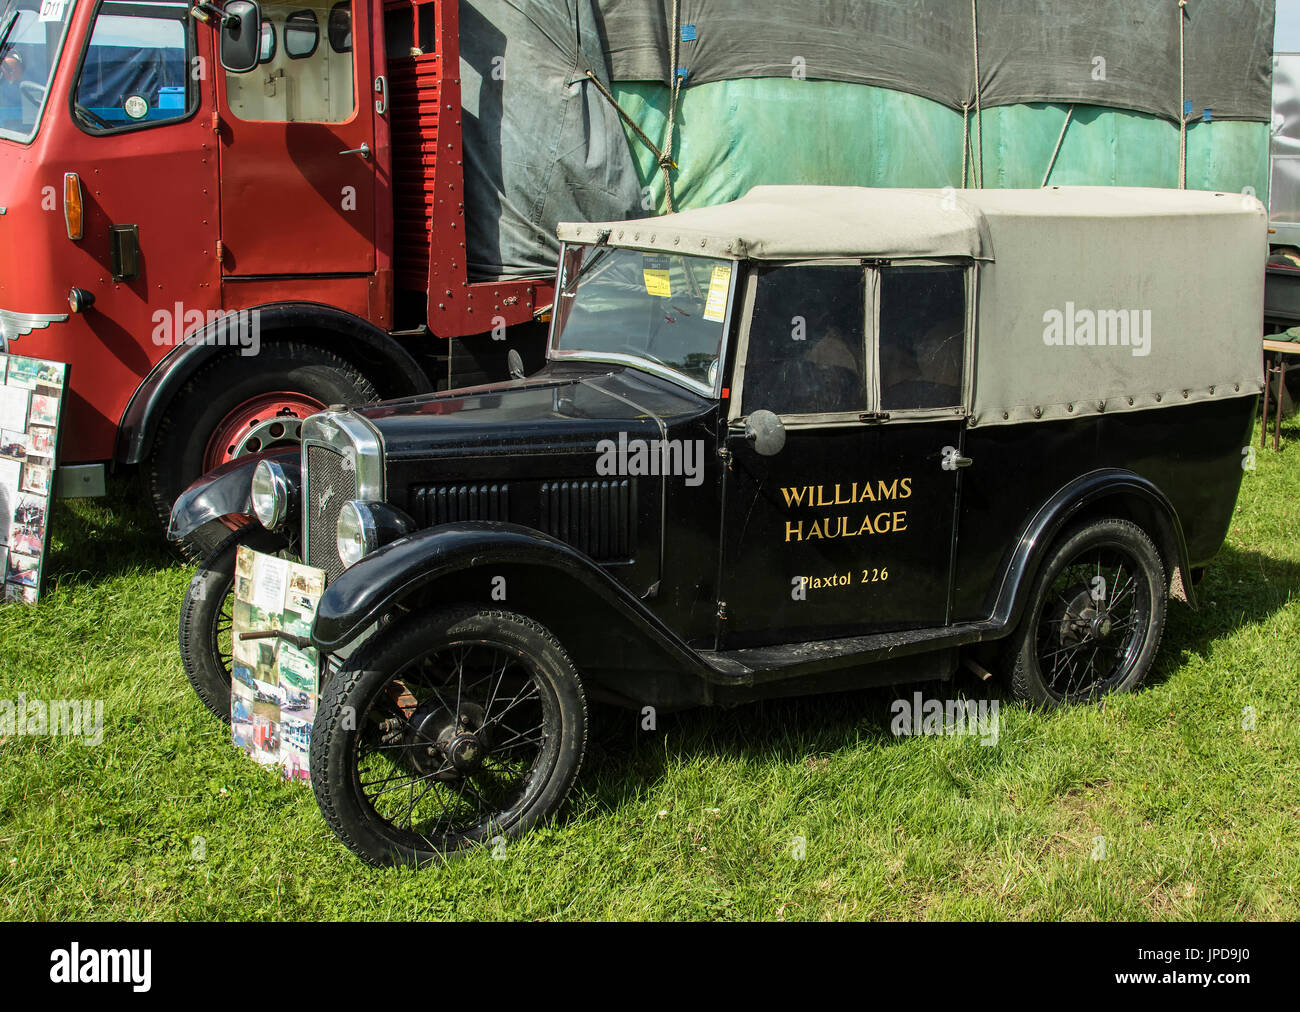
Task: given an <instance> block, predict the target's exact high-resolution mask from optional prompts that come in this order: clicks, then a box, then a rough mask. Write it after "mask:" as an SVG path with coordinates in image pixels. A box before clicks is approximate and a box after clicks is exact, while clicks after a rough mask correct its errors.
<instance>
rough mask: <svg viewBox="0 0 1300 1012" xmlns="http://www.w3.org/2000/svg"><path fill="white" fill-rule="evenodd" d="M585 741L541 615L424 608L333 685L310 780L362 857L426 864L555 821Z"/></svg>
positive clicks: (576, 693) (570, 676) (581, 713)
mask: <svg viewBox="0 0 1300 1012" xmlns="http://www.w3.org/2000/svg"><path fill="white" fill-rule="evenodd" d="M586 741H587V705H586V697H585V694H584V692H583V688H582V682H581V680H580V679H579V677H578V673H577V672H576V671H575V670H574V667H573V663H572V662H571V661H570V660H569V657H568V655H567V654H566V653H565V652H564V649H563V647H561V646H560V643H559V641H558V640H556V639H555V637H554V636H553V635H552V634H551V633H550V632H549V631H548V630H547V629H546V628H545V627H544V626H542V625H539V624H538V623H537V622H534V621H533V620H531V619H529V618H525V617H524V616H522V615H518V614H515V613H513V612H507V611H496V610H492V609H484V608H457V609H452V610H449V611H444V612H440V613H437V614H435V615H433V616H428V615H425V614H418V613H417V614H413V615H411V616H410V617H408V618H407V619H406V620H404V621H402V622H398V623H395V624H393V625H392V626H389V627H387V628H382V629H380V630H379V631H378V632H376V633H375V634H374V635H373V636H372V637H371V638H370V640H368V641H367V642H366V643H364V644H363V645H362V646H361V647H360V648H359V649H358V650H357V652H356V653H355V654H354V655H353V656H352V657H350V658H349V659H348V660H347V662H346V663H345V664H344V665H343V667H342V668H341V669H340V670H339V671H338V672H337V673H336V674H334V675H333V676H332V677H331V678H330V680H329V682H328V683H327V684H326V686H325V688H324V693H323V696H322V699H321V704H320V710H319V712H318V715H317V718H316V724H315V726H314V727H313V729H312V740H311V770H312V776H311V782H312V788H313V790H314V791H315V793H316V800H317V802H318V803H319V805H320V809H321V813H322V814H323V815H324V817H325V821H326V822H327V823H328V824H329V826H330V828H331V829H332V830H334V832H335V834H336V835H337V836H338V837H339V839H340V840H342V841H343V843H344V844H345V845H346V846H347V847H348V848H349V849H350V850H352V851H353V852H354V853H355V854H356V855H357V856H358V857H360V858H361V859H362V860H364V861H366V862H368V863H370V864H374V865H386V864H407V865H417V866H418V865H424V864H428V863H430V862H432V861H438V860H442V859H444V858H446V857H448V856H451V855H453V854H456V853H457V852H460V851H464V850H468V849H471V848H473V847H476V846H481V845H484V844H498V843H500V842H503V841H504V840H506V839H509V838H512V837H516V836H519V835H520V834H522V833H524V832H526V831H527V830H529V829H531V828H532V827H534V826H536V825H538V824H540V823H542V822H544V821H546V820H547V819H549V818H550V817H551V816H552V815H554V814H555V812H556V811H557V810H558V809H559V807H560V805H561V804H562V803H563V802H564V799H565V797H566V796H567V795H568V793H569V789H570V788H571V787H572V786H573V782H574V780H575V778H576V777H577V775H578V768H579V766H580V765H581V762H582V756H583V752H584V750H585V748H586Z"/></svg>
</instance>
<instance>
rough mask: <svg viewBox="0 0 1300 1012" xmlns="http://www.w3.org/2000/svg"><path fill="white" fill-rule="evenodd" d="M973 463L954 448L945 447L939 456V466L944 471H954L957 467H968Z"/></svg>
mask: <svg viewBox="0 0 1300 1012" xmlns="http://www.w3.org/2000/svg"><path fill="white" fill-rule="evenodd" d="M973 463H975V461H973V460H971V458H970V457H964V456H962V455H961V453H959V452H958V450H957V448H956V447H955V446H945V447H944V448H943V453H942V455H941V458H940V461H939V466H940V467H942V468H943V469H944V470H945V471H955V470H957V469H958V468H959V467H970V466H971V465H972V464H973Z"/></svg>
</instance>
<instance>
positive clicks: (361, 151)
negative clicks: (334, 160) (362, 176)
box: [339, 141, 370, 158]
mask: <svg viewBox="0 0 1300 1012" xmlns="http://www.w3.org/2000/svg"><path fill="white" fill-rule="evenodd" d="M339 154H341V155H360V156H361V157H362V158H369V157H370V145H369V144H366V143H365V142H364V141H363V142H362V144H361V147H359V148H350V149H349V150H347V151H340V152H339Z"/></svg>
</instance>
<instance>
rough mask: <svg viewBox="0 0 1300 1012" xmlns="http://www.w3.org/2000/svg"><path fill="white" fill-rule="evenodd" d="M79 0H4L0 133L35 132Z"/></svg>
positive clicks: (23, 137)
mask: <svg viewBox="0 0 1300 1012" xmlns="http://www.w3.org/2000/svg"><path fill="white" fill-rule="evenodd" d="M74 2H75V0H0V137H3V138H6V139H8V140H15V141H22V142H24V143H26V142H27V141H30V140H31V139H32V138H33V137H35V136H36V128H37V127H38V126H40V122H41V113H42V112H43V111H44V109H45V99H46V96H47V94H48V92H49V88H50V80H51V79H52V78H53V77H54V68H55V66H56V65H57V63H58V59H59V50H60V49H61V48H62V47H63V37H64V35H65V33H66V32H67V30H68V20H69V19H70V18H71V17H72V8H73V4H74Z"/></svg>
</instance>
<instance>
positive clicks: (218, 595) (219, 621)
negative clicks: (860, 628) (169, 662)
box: [179, 525, 293, 721]
mask: <svg viewBox="0 0 1300 1012" xmlns="http://www.w3.org/2000/svg"><path fill="white" fill-rule="evenodd" d="M240 545H247V546H248V547H249V548H252V549H253V550H254V551H259V552H264V553H266V554H268V555H281V556H286V557H292V551H293V548H292V543H291V539H287V538H286V537H285V536H284V535H282V534H274V533H272V532H270V531H267V530H265V529H263V528H262V527H261V526H260V525H258V526H249V527H246V528H243V529H241V530H239V531H236V532H235V533H233V534H231V535H230V536H229V537H227V538H226V540H225V541H224V542H222V544H221V545H220V546H218V548H217V549H216V551H214V552H213V553H212V554H211V555H209V556H208V557H207V558H206V559H204V560H203V562H202V563H201V564H200V565H199V568H198V572H196V573H195V574H194V578H193V579H192V580H191V581H190V585H189V587H188V589H187V590H186V592H185V599H184V601H183V602H182V604H181V617H180V629H179V639H180V652H181V663H182V664H183V665H184V668H185V675H186V677H187V678H189V680H190V684H191V685H192V686H193V687H194V691H195V692H196V693H197V694H198V697H199V699H200V700H202V701H203V704H204V705H205V706H206V707H207V708H208V709H209V710H211V711H212V712H213V713H214V714H215V715H216V716H218V717H220V718H221V719H222V720H224V721H229V720H230V679H231V677H232V675H233V672H234V608H235V557H236V554H237V553H238V551H239V546H240Z"/></svg>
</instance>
